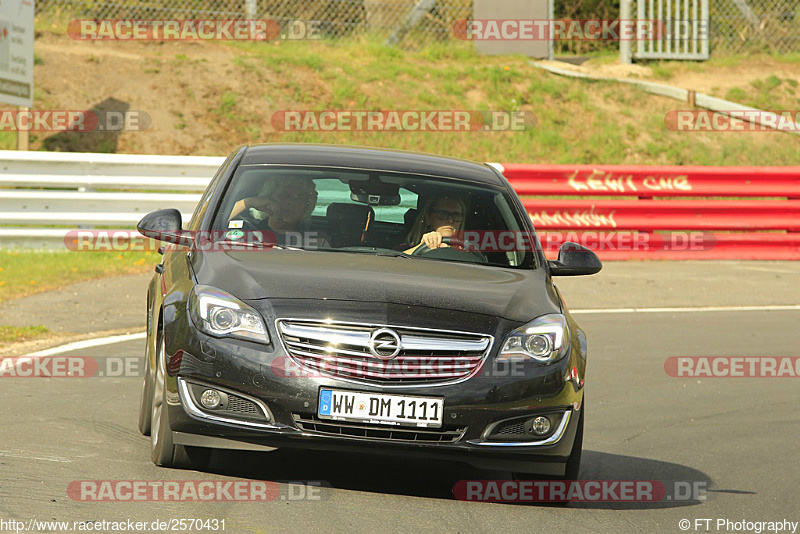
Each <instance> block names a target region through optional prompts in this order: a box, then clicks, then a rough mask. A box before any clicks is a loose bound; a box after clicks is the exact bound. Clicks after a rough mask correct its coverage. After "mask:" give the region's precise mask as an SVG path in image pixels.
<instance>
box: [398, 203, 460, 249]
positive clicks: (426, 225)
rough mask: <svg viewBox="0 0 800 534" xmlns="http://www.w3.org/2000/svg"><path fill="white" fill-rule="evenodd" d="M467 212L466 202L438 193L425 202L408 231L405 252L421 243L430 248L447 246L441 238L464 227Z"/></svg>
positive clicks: (419, 245) (451, 235) (454, 233)
mask: <svg viewBox="0 0 800 534" xmlns="http://www.w3.org/2000/svg"><path fill="white" fill-rule="evenodd" d="M466 214H467V205H466V202H464V200H463V199H462V198H460V197H457V196H454V195H439V196H436V197H433V198H432V199H430V200H429V201H428V202H426V203H425V205H424V206H423V208H422V209H421V210H420V211H419V213H418V214H417V218H416V220H415V221H414V224H413V225H412V226H411V230H410V231H409V232H408V241H407V246H410V247H411V248H409V249H407V250H405V253H406V254H412V253H413V252H414V251H415V250H417V249H418V248H419V247H421V246H422V245H426V246H427V247H428V248H430V249H436V248H440V247H447V246H449V245H447V243H443V242H442V238H445V237H453V236H454V235H457V233H459V232H461V231H462V230H463V229H464V218H465V217H466ZM415 243H416V245H414V244H415Z"/></svg>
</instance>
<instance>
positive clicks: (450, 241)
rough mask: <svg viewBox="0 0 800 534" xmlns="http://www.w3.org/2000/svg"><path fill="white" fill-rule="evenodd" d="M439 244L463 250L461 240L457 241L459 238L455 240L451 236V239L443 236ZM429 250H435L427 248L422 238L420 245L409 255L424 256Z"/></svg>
mask: <svg viewBox="0 0 800 534" xmlns="http://www.w3.org/2000/svg"><path fill="white" fill-rule="evenodd" d="M431 233H432V234H434V233H435V234H437V235H439V234H438V232H431ZM426 235H427V234H426ZM441 243H442V244H445V245H449V246H451V247H455V248H459V249H463V248H464V241H462V240H461V239H459V238H457V237H455V236H452V237H444V236H442V238H441ZM431 250H436V249H434V248H431V247H429V246H428V245H427V244H426V243H425V239H424V236H423V240H422V243H420V245H419V246H418V247H417V249H416V250H415V251H414V252H412V253H411V255H412V256H418V255H420V254H425V253H426V252H430V251H431Z"/></svg>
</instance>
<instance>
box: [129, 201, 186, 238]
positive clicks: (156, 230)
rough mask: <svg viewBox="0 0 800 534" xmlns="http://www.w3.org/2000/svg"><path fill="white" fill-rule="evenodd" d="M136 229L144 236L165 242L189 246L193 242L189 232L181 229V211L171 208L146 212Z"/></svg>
mask: <svg viewBox="0 0 800 534" xmlns="http://www.w3.org/2000/svg"><path fill="white" fill-rule="evenodd" d="M136 229H137V230H139V233H140V234H142V235H143V236H145V237H149V238H151V239H157V240H158V241H164V242H166V243H173V244H175V245H184V246H191V245H192V243H193V242H194V239H193V238H192V236H191V234H190V233H189V232H184V231H183V220H182V217H181V212H180V211H178V210H176V209H172V208H170V209H166V210H158V211H154V212H152V213H148V214H147V215H145V216H144V217H142V220H141V221H139V224H137V225H136Z"/></svg>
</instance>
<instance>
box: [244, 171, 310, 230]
mask: <svg viewBox="0 0 800 534" xmlns="http://www.w3.org/2000/svg"><path fill="white" fill-rule="evenodd" d="M316 204H317V188H316V187H315V185H314V182H313V181H312V180H311V179H308V178H304V177H300V176H287V177H285V178H282V179H270V180H266V181H265V182H264V185H263V186H262V188H261V191H260V192H259V194H258V195H257V196H254V197H246V198H243V199H241V200H239V201H238V202H236V204H234V205H233V209H232V210H231V214H230V217H228V225H229V226H228V227H229V228H243V227H244V225H245V223H246V225H247V226H248V227H251V228H252V229H254V230H259V231H265V232H272V233H274V234H275V238H276V240H277V243H278V244H287V242H288V241H292V238H293V237H294V236H297V235H305V234H306V233H308V232H307V230H308V227H309V223H310V218H311V212H312V211H314V207H315V206H316ZM294 240H296V239H294ZM297 244H299V243H297Z"/></svg>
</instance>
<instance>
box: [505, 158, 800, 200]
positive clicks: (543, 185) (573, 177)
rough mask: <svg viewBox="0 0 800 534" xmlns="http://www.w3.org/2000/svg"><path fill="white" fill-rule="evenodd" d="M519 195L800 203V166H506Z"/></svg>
mask: <svg viewBox="0 0 800 534" xmlns="http://www.w3.org/2000/svg"><path fill="white" fill-rule="evenodd" d="M503 167H504V169H505V170H504V171H503V174H504V175H505V177H506V178H508V180H509V181H510V182H511V183H512V184H513V185H514V189H516V190H517V193H519V194H520V195H602V196H609V195H611V196H621V195H627V196H635V197H643V198H647V197H654V196H669V197H677V196H680V197H691V196H695V197H696V196H704V197H717V196H720V197H768V196H777V197H784V198H786V197H788V198H797V199H800V167H698V166H662V165H653V166H633V165H526V164H517V163H508V164H505V163H504V164H503Z"/></svg>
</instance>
